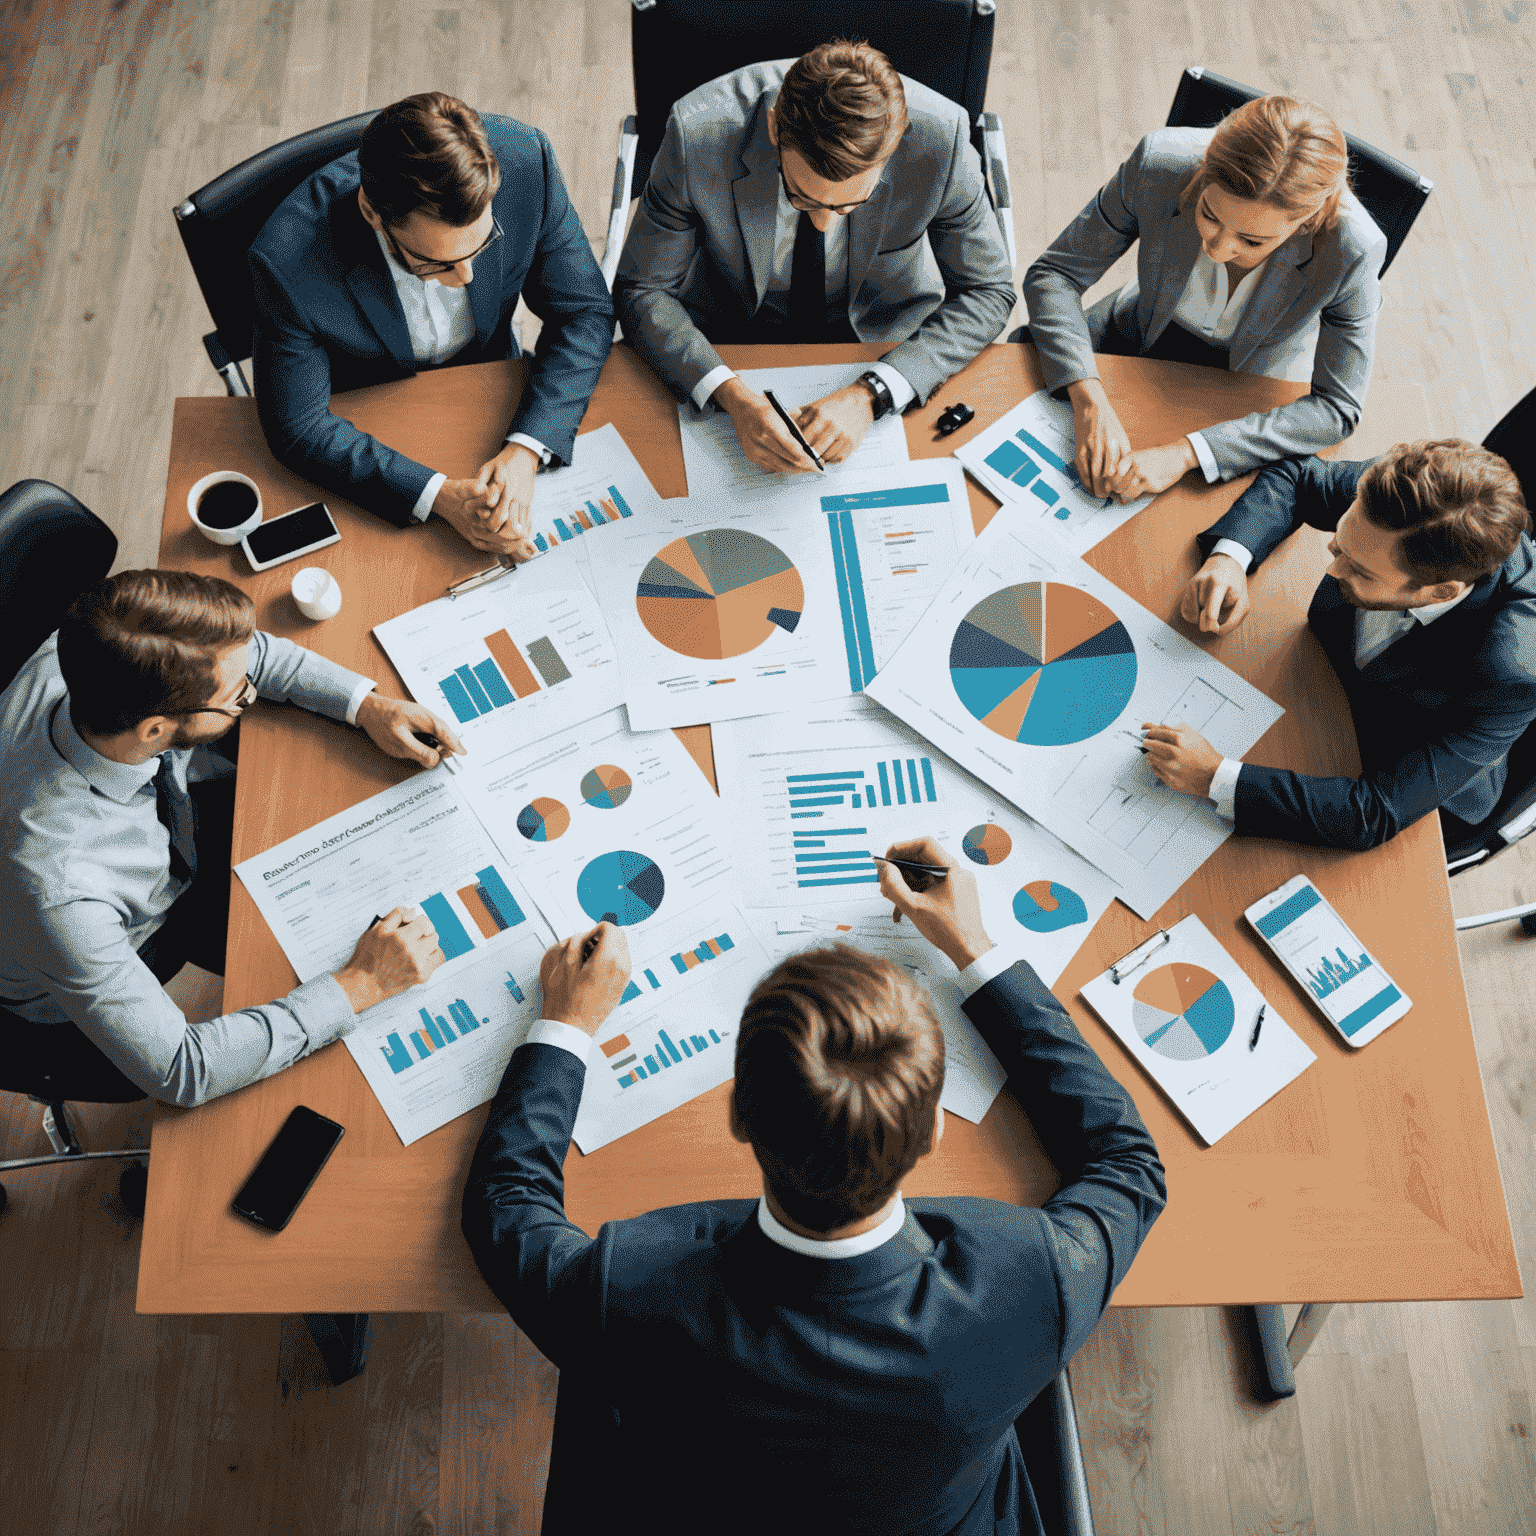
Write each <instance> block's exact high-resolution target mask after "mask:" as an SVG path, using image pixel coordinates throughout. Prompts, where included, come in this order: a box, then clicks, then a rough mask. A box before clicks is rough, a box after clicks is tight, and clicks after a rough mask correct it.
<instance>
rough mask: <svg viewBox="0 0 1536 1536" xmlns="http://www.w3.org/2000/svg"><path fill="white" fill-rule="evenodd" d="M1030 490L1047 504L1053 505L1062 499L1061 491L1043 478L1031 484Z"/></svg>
mask: <svg viewBox="0 0 1536 1536" xmlns="http://www.w3.org/2000/svg"><path fill="white" fill-rule="evenodd" d="M1030 490H1031V491H1032V492H1033V493H1034V494H1035V495H1036V496H1038V497H1039V498H1040V500H1041V501H1043V502H1044V503H1045V504H1046V506H1048V507H1053V506H1055V505H1056V503H1057V502H1058V501H1060V500H1061V495H1060V493H1059V492H1058V491H1057V490H1056V489H1055V487H1054V486H1049V485H1047V484H1046V483H1045V481H1043V480H1037V481H1035V483H1034V484H1033V485H1032V486H1030Z"/></svg>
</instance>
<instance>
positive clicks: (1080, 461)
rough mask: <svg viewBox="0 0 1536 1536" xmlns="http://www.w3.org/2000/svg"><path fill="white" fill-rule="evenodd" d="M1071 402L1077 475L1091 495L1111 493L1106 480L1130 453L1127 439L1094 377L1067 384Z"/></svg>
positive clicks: (1107, 397)
mask: <svg viewBox="0 0 1536 1536" xmlns="http://www.w3.org/2000/svg"><path fill="white" fill-rule="evenodd" d="M1067 395H1068V398H1069V399H1070V400H1071V401H1072V430H1073V437H1074V441H1075V442H1076V444H1077V453H1076V455H1075V456H1074V459H1073V462H1074V463H1075V464H1076V466H1077V478H1078V479H1079V480H1081V481H1082V483H1083V484H1084V485H1085V486H1087V487H1088V489H1089V490H1090V491H1091V492H1092V493H1093V494H1094V495H1095V496H1108V495H1111V494H1112V493H1111V491H1110V481H1111V479H1112V478H1113V477H1114V476H1115V475H1117V474H1119V473H1120V470H1121V468H1122V467H1123V466H1124V464H1125V462H1126V461H1127V460H1128V459H1129V458H1130V456H1131V440H1130V438H1129V437H1127V436H1126V435H1125V428H1124V427H1122V426H1121V425H1120V418H1119V417H1118V416H1117V415H1116V414H1115V408H1114V406H1112V405H1111V404H1110V403H1109V396H1108V395H1107V394H1106V393H1105V390H1104V386H1103V384H1102V383H1100V382H1099V380H1098V379H1079V380H1078V381H1077V382H1076V383H1075V384H1069V385H1068V386H1067Z"/></svg>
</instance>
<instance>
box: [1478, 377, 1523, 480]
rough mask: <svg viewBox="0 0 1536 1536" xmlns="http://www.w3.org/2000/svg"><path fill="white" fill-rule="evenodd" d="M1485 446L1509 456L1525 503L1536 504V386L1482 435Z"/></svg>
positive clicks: (1510, 465) (1506, 456)
mask: <svg viewBox="0 0 1536 1536" xmlns="http://www.w3.org/2000/svg"><path fill="white" fill-rule="evenodd" d="M1483 447H1484V448H1491V449H1492V450H1493V452H1494V453H1498V454H1502V455H1503V456H1504V457H1505V458H1506V459H1508V460H1509V467H1510V468H1511V469H1512V470H1514V472H1515V475H1516V477H1517V478H1518V479H1519V481H1520V489H1521V490H1523V491H1524V492H1525V504H1526V506H1528V507H1536V389H1533V390H1532V391H1531V392H1530V393H1529V394H1528V395H1526V396H1525V398H1524V399H1523V400H1521V401H1520V402H1519V404H1518V405H1516V406H1515V407H1514V408H1513V409H1512V410H1511V411H1510V412H1509V414H1508V415H1507V416H1505V418H1504V419H1503V420H1502V421H1501V422H1500V423H1499V424H1498V426H1496V427H1495V428H1494V429H1493V431H1492V432H1490V433H1489V434H1488V436H1487V437H1485V438H1484V439H1483Z"/></svg>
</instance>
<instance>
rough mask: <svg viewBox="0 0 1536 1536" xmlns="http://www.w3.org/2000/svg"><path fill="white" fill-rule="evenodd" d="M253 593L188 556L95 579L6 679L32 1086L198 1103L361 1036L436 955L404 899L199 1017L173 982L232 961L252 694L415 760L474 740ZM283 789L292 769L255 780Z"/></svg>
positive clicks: (16, 1079) (9, 900)
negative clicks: (309, 972)
mask: <svg viewBox="0 0 1536 1536" xmlns="http://www.w3.org/2000/svg"><path fill="white" fill-rule="evenodd" d="M254 619H255V610H254V608H253V607H252V604H251V600H250V599H249V598H248V597H246V595H245V594H244V593H243V592H241V591H240V590H239V588H237V587H234V586H232V585H230V583H228V582H226V581H220V580H218V579H217V578H215V577H211V576H194V575H191V574H189V573H188V572H185V571H124V572H121V573H120V574H118V575H117V576H114V577H111V578H110V579H109V580H107V581H105V582H102V583H100V584H99V585H98V586H96V587H94V588H92V589H91V590H90V591H88V592H86V593H84V594H83V595H82V596H81V597H80V598H79V599H78V600H77V601H76V602H75V604H74V605H73V606H72V607H71V609H70V610H69V612H68V614H66V616H65V618H64V621H63V623H62V624H61V625H60V626H59V629H58V632H57V633H56V634H54V635H52V636H50V637H49V639H48V640H46V641H45V642H44V643H43V645H42V646H41V647H40V648H39V649H38V651H37V652H36V653H35V654H34V655H33V656H32V657H31V658H30V659H29V660H28V661H27V662H25V663H24V664H23V666H22V668H21V670H20V671H19V672H18V673H17V674H16V676H15V678H14V679H13V680H12V681H11V683H10V684H9V686H8V687H7V688H6V689H5V691H4V693H3V694H0V1010H3V1011H0V1050H4V1052H5V1055H6V1086H7V1087H10V1088H23V1089H25V1091H27V1092H30V1093H33V1094H35V1095H36V1096H37V1097H39V1098H54V1099H79V1100H82V1101H86V1102H95V1103H125V1102H128V1101H130V1100H133V1099H140V1098H143V1097H144V1096H145V1095H146V1094H148V1095H151V1096H153V1097H154V1098H157V1099H164V1100H166V1101H168V1102H169V1103H173V1104H200V1103H202V1102H204V1101H205V1100H207V1099H212V1098H216V1097H217V1096H218V1095H220V1094H224V1093H228V1092H230V1091H231V1090H232V1089H235V1088H240V1087H243V1086H244V1085H245V1084H246V1083H250V1082H254V1081H256V1080H257V1079H258V1078H262V1077H267V1076H269V1075H270V1074H272V1073H273V1072H277V1071H280V1070H281V1069H282V1068H283V1067H286V1066H289V1065H291V1064H292V1063H293V1062H295V1061H298V1060H299V1059H300V1058H301V1057H304V1056H307V1055H308V1054H309V1053H310V1052H311V1051H314V1050H318V1049H319V1048H320V1047H321V1046H323V1045H328V1044H329V1043H330V1042H331V1041H333V1040H336V1039H339V1038H340V1037H341V1036H343V1035H345V1034H348V1033H350V1031H351V1029H352V1027H353V1024H354V1020H355V1016H356V1015H357V1014H358V1013H361V1012H362V1011H363V1010H364V1009H365V1008H369V1007H371V1006H372V1005H373V1004H374V1003H377V1002H382V1001H383V1000H384V999H385V998H387V997H393V996H395V995H396V994H397V993H399V992H403V991H405V990H406V989H407V988H408V987H413V986H415V985H416V984H417V983H418V982H421V981H424V980H425V979H426V978H427V977H428V976H429V975H430V974H431V973H432V972H433V971H434V970H435V969H436V968H437V967H438V966H439V965H441V964H442V963H443V954H442V951H441V950H440V949H439V948H438V944H437V935H436V933H435V932H434V930H433V928H432V925H431V924H430V923H429V922H428V921H427V919H426V918H425V917H423V916H420V915H419V914H414V913H412V912H410V911H408V910H406V909H405V908H397V909H396V910H395V911H393V912H391V913H389V914H388V915H387V916H385V917H384V918H383V919H382V920H381V921H380V922H378V923H377V924H375V925H374V926H373V927H372V928H370V929H369V930H368V931H367V932H366V933H365V934H363V935H362V936H361V938H360V939H359V940H358V943H357V947H356V949H355V951H354V952H353V954H352V957H351V958H350V959H349V960H348V961H347V963H346V964H345V965H344V966H342V967H341V968H340V969H339V970H337V971H336V972H335V973H334V974H331V975H323V976H319V977H317V978H315V979H314V980H313V981H309V982H306V983H305V984H304V985H303V986H301V987H298V988H296V989H295V990H294V991H292V992H290V993H289V994H288V995H287V996H286V997H284V998H279V999H278V1000H277V1001H276V1002H273V1003H268V1004H267V1005H265V1006H264V1007H256V1008H244V1009H241V1010H240V1011H239V1012H236V1013H230V1014H225V1015H224V1016H223V1017H222V1018H216V1019H213V1020H211V1021H210V1022H208V1023H201V1024H189V1023H188V1022H187V1019H186V1018H185V1016H184V1015H183V1014H182V1012H181V1010H180V1009H179V1008H178V1007H177V1006H176V1004H175V1003H174V1002H173V1001H172V1000H171V999H170V998H169V997H168V996H167V995H166V994H165V992H164V991H163V990H162V989H161V983H162V982H164V981H168V980H169V979H170V978H171V977H172V976H174V975H175V974H176V973H177V971H179V970H180V969H181V967H182V965H183V964H185V963H187V962H191V963H192V964H195V965H198V966H201V967H202V968H203V969H205V970H209V971H212V972H214V973H215V974H218V975H222V974H223V971H224V942H225V932H226V929H227V927H228V920H229V886H230V835H231V831H232V829H233V820H234V785H235V780H234V764H233V761H232V759H233V757H234V755H235V744H234V740H233V737H232V736H231V732H232V731H233V729H234V726H235V724H236V722H237V721H238V720H239V719H240V716H241V715H242V713H243V712H244V711H245V710H246V709H247V708H248V707H249V706H250V705H251V704H253V703H254V702H255V701H256V699H257V697H258V696H259V697H261V698H263V699H266V700H270V701H272V702H274V703H287V704H296V705H299V706H301V707H302V708H306V709H310V710H313V711H315V712H316V713H318V714H322V715H328V716H329V717H330V718H331V719H333V720H338V721H346V722H347V723H348V724H356V725H357V726H358V727H359V728H360V729H362V730H363V731H365V732H366V733H367V735H368V736H369V737H370V738H372V740H373V741H374V743H375V744H376V745H377V746H378V747H379V748H381V749H382V750H383V751H384V752H385V753H387V754H388V755H389V756H391V757H397V758H403V759H409V760H411V761H414V762H416V763H419V764H420V765H421V766H422V767H428V768H430V767H434V766H436V764H437V763H438V761H439V759H440V756H441V755H442V753H440V752H439V751H438V750H436V749H435V748H433V747H432V746H429V745H428V744H426V743H425V742H423V741H422V740H421V739H420V738H421V737H422V736H424V735H425V736H431V737H433V738H435V739H436V740H437V741H438V742H439V743H441V744H442V752H445V753H454V752H459V751H462V750H463V748H462V746H461V745H460V742H459V739H458V737H457V736H456V735H455V734H454V732H453V730H452V728H451V727H450V726H448V725H447V724H445V723H444V722H443V721H442V720H440V719H438V717H437V716H436V715H434V714H432V713H431V711H430V710H427V709H424V708H423V707H422V706H421V705H419V704H412V703H408V702H406V701H404V700H401V699H390V698H385V697H384V696H383V695H382V694H380V693H378V692H377V691H376V690H375V689H374V685H373V683H372V682H371V681H370V680H369V679H368V678H366V677H360V676H358V674H357V673H355V672H349V671H347V669H346V668H344V667H340V666H337V665H336V664H335V663H334V662H330V661H327V660H326V659H325V658H324V657H322V656H317V655H316V654H315V653H314V652H312V651H307V650H304V649H303V648H302V647H300V646H297V645H295V644H294V643H293V642H292V641H291V640H282V639H278V638H277V637H276V636H273V635H268V634H264V633H262V632H261V631H259V630H257V629H256V628H255V626H254ZM252 792H253V793H255V794H257V795H272V796H277V795H281V793H282V792H283V786H282V785H281V784H270V785H256V786H255V787H254V790H253V791H252Z"/></svg>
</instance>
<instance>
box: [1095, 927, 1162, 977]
mask: <svg viewBox="0 0 1536 1536" xmlns="http://www.w3.org/2000/svg"><path fill="white" fill-rule="evenodd" d="M1172 942H1173V935H1172V934H1171V933H1169V931H1168V930H1167V929H1166V928H1159V929H1158V930H1157V932H1156V933H1154V934H1153V935H1152V937H1151V938H1150V939H1148V940H1147V941H1146V943H1144V944H1138V945H1137V946H1136V948H1135V949H1133V950H1132V951H1131V952H1130V953H1129V954H1128V955H1121V957H1120V958H1119V959H1118V960H1116V961H1115V963H1114V964H1113V965H1112V966H1110V968H1109V979H1110V980H1111V981H1112V982H1114V984H1115V985H1116V986H1117V987H1118V986H1119V985H1120V983H1121V982H1122V981H1124V980H1125V978H1126V977H1127V976H1129V975H1130V974H1131V973H1132V972H1133V971H1139V970H1140V969H1141V968H1142V966H1144V965H1145V964H1146V963H1147V961H1148V960H1150V959H1151V958H1152V956H1153V955H1155V954H1156V953H1157V952H1158V950H1160V949H1161V948H1162V947H1163V945H1165V944H1170V943H1172Z"/></svg>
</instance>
